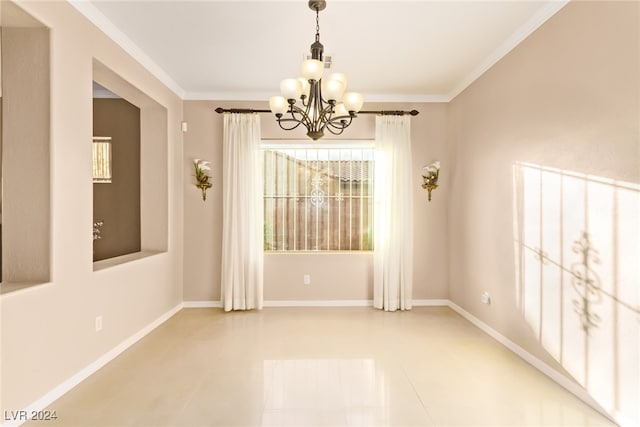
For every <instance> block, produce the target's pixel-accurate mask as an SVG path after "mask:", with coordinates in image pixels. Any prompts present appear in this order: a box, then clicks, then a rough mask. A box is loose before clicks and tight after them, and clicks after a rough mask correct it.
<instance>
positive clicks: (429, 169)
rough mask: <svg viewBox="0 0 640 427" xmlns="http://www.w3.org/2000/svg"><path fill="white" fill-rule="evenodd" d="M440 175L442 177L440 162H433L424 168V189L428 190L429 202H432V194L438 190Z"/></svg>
mask: <svg viewBox="0 0 640 427" xmlns="http://www.w3.org/2000/svg"><path fill="white" fill-rule="evenodd" d="M438 175H440V162H439V161H438V162H433V163H431V164H430V165H427V166H425V167H423V168H422V179H424V184H422V188H424V189H426V190H427V194H428V196H427V197H428V200H429V201H431V192H432V191H433V190H435V189H436V188H438Z"/></svg>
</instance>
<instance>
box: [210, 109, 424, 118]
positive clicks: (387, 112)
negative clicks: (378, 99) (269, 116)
mask: <svg viewBox="0 0 640 427" xmlns="http://www.w3.org/2000/svg"><path fill="white" fill-rule="evenodd" d="M215 112H216V113H218V114H222V113H238V114H251V113H270V112H271V110H254V109H251V108H222V107H218V108H216V109H215ZM357 114H380V115H381V116H404V115H405V114H409V115H412V116H417V115H418V114H420V112H419V111H417V110H411V111H401V110H382V111H359V112H358V113H357Z"/></svg>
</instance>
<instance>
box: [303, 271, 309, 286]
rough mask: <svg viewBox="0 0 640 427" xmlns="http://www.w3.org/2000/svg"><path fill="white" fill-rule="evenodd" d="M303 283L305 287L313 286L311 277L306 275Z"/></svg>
mask: <svg viewBox="0 0 640 427" xmlns="http://www.w3.org/2000/svg"><path fill="white" fill-rule="evenodd" d="M303 283H304V284H305V285H310V284H311V275H309V274H305V275H304V277H303Z"/></svg>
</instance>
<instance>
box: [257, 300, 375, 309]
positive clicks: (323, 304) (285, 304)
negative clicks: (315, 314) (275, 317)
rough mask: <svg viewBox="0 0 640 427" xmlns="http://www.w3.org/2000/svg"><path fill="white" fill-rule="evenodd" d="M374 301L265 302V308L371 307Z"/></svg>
mask: <svg viewBox="0 0 640 427" xmlns="http://www.w3.org/2000/svg"><path fill="white" fill-rule="evenodd" d="M371 306H373V301H372V300H366V299H345V300H282V301H278V300H270V301H265V302H264V307H371Z"/></svg>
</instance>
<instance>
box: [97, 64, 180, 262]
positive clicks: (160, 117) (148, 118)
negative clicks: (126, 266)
mask: <svg viewBox="0 0 640 427" xmlns="http://www.w3.org/2000/svg"><path fill="white" fill-rule="evenodd" d="M93 80H94V82H93V94H94V96H93V114H94V115H93V133H94V134H93V136H94V137H103V138H105V137H109V138H111V158H112V161H111V182H109V183H105V182H102V183H95V181H94V184H93V242H94V243H93V247H94V258H93V259H94V264H93V267H94V270H100V269H102V268H106V267H109V266H112V265H117V264H120V263H122V262H128V261H131V260H134V259H138V258H141V257H145V256H149V255H153V254H156V253H159V252H165V251H166V250H167V241H168V171H167V164H168V158H167V156H168V148H167V147H168V131H167V109H166V108H165V107H163V106H162V105H160V104H159V103H158V102H156V101H155V100H153V99H152V98H151V97H149V96H148V95H146V94H145V93H143V92H142V91H141V90H140V89H138V88H136V87H134V86H133V85H131V84H130V83H129V82H127V81H126V80H124V79H123V78H122V77H120V76H119V75H117V74H116V73H115V72H113V71H112V70H110V69H109V68H108V67H106V66H105V65H104V64H102V63H100V62H99V61H97V60H94V61H93ZM92 145H93V140H92V139H88V140H87V147H88V148H89V147H91V150H92V152H93V147H92ZM92 159H93V155H92Z"/></svg>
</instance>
